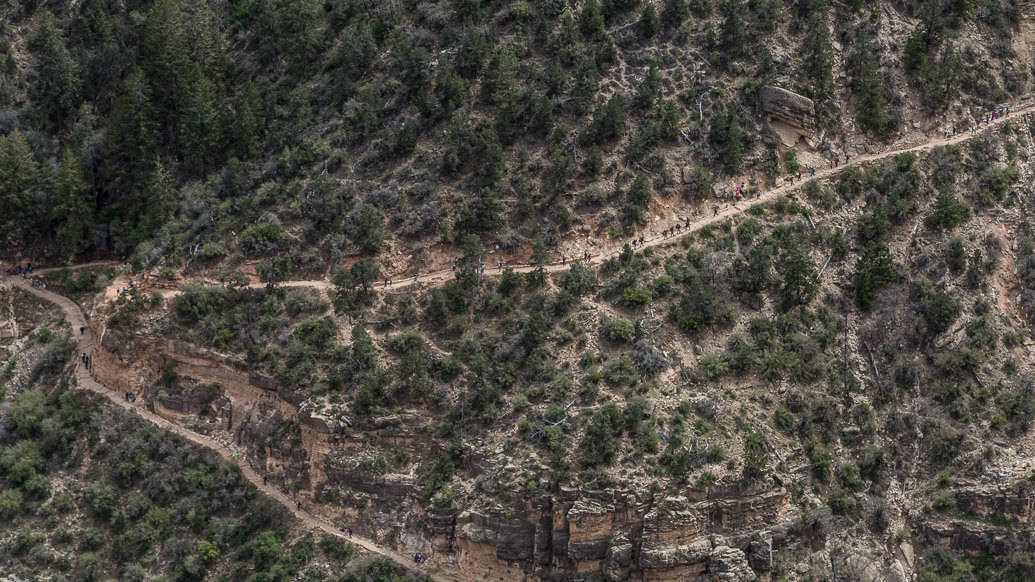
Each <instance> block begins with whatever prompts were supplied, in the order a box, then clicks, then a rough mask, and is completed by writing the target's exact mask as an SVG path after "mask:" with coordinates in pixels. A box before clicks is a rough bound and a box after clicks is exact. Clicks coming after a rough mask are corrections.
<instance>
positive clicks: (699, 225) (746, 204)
mask: <svg viewBox="0 0 1035 582" xmlns="http://www.w3.org/2000/svg"><path fill="white" fill-rule="evenodd" d="M1033 111H1035V104H1033V103H1030V102H1026V104H1025V105H1023V106H1022V107H1020V108H1018V109H1017V110H1016V111H1012V112H1011V113H1010V115H1009V116H1006V117H1000V118H998V119H996V120H995V121H992V122H989V123H986V124H983V125H981V126H980V127H979V128H976V130H975V131H972V132H965V133H962V134H959V135H957V136H956V137H950V138H947V139H946V138H943V137H935V138H932V139H930V140H928V141H927V142H925V143H922V144H919V145H914V146H909V147H903V148H898V149H890V150H887V151H883V152H878V153H875V154H868V155H863V156H857V157H854V158H852V161H851V162H850V163H842V164H841V165H839V166H837V167H834V168H822V169H818V168H817V169H816V175H815V176H803V177H802V179H801V180H798V181H795V183H794V184H786V183H785V184H784V185H783V186H779V187H777V188H773V189H772V190H769V191H766V192H764V193H763V194H762V196H761V198H751V199H745V200H743V201H741V202H740V203H737V204H727V205H726V208H724V209H722V210H721V211H720V212H719V213H718V214H717V215H714V216H709V217H706V218H702V219H698V220H694V221H692V222H691V223H690V225H689V226H687V227H685V228H683V229H681V230H680V231H679V232H677V233H676V234H674V235H669V236H664V235H660V234H657V235H653V234H648V233H646V232H644V231H642V230H641V232H640V233H637V235H636V236H637V237H638V235H639V234H644V242H643V244H642V245H637V246H636V250H642V249H644V248H646V247H654V246H658V245H661V244H666V243H670V242H674V241H676V240H678V239H680V238H681V237H684V236H686V235H688V234H691V233H694V232H697V231H699V230H701V229H703V228H705V227H707V226H710V225H713V224H717V223H721V222H722V221H724V220H726V219H728V218H731V217H733V216H735V215H737V214H741V213H743V212H744V211H745V210H747V209H749V208H751V207H753V206H757V205H758V204H763V203H765V202H768V201H770V200H772V199H774V198H777V197H779V196H781V195H785V194H789V193H791V192H795V191H797V190H800V189H801V188H803V187H804V186H805V185H806V184H808V183H809V182H812V181H814V180H822V179H824V178H830V177H832V176H835V175H837V174H839V173H841V172H843V171H845V169H847V168H850V167H858V166H863V165H866V164H868V163H871V162H876V161H879V160H883V159H886V158H890V157H892V156H897V155H899V154H904V153H909V152H925V151H929V150H931V149H934V148H936V147H939V146H944V145H951V144H955V143H963V142H966V141H969V140H971V139H973V138H975V137H977V136H979V135H982V134H984V133H985V132H987V131H988V130H989V129H991V128H993V127H995V126H998V125H1000V124H1002V123H1005V122H1008V121H1012V120H1014V119H1023V116H1025V115H1026V114H1029V113H1032V112H1033ZM682 214H683V215H684V216H690V215H691V214H692V211H690V210H686V211H685V212H683V213H682ZM674 225H675V222H672V223H671V224H670V225H669V226H674ZM622 248H623V245H621V244H619V245H616V246H615V247H614V248H610V249H605V250H604V251H603V252H601V253H600V254H596V253H591V257H590V259H591V261H593V262H599V261H603V260H606V259H609V258H612V257H616V256H618V255H619V254H621V252H622ZM575 258H577V257H575ZM569 265H570V261H563V262H562V261H554V262H551V263H547V264H545V265H544V266H543V270H544V271H546V272H547V273H556V272H562V271H566V270H567V269H568V267H569ZM504 266H505V267H509V268H512V269H513V270H514V271H515V272H517V273H528V272H531V271H533V270H535V267H534V266H533V265H530V264H518V265H514V264H510V265H504ZM485 274H486V275H487V276H489V275H499V274H500V269H499V268H498V267H497V266H496V265H494V264H487V265H486V269H485ZM453 278H454V275H453V272H452V271H451V270H445V269H443V270H441V271H434V272H431V273H424V274H418V278H417V280H416V281H414V278H413V274H412V273H410V274H408V275H407V274H395V275H390V276H388V277H384V280H382V281H378V282H376V285H375V288H376V289H377V290H380V291H384V292H392V291H393V290H396V289H406V288H409V287H414V286H419V287H437V286H439V285H442V284H444V283H447V282H449V281H451V280H453ZM385 281H390V282H391V284H390V285H385ZM278 285H279V286H281V287H311V288H314V289H320V290H321V291H323V292H325V293H329V292H330V291H331V290H333V288H334V285H333V284H332V283H331V282H330V281H328V280H326V279H317V280H311V281H304V280H299V281H284V282H281V283H278ZM248 287H250V288H262V287H265V283H252V284H250V285H248ZM178 292H179V291H178V290H173V289H163V290H162V291H161V293H162V295H163V296H166V297H169V296H173V295H176V294H177V293H178Z"/></svg>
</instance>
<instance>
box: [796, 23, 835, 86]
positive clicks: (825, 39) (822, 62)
mask: <svg viewBox="0 0 1035 582" xmlns="http://www.w3.org/2000/svg"><path fill="white" fill-rule="evenodd" d="M802 55H803V57H804V64H805V75H806V76H807V77H808V79H809V81H811V83H812V86H811V91H809V96H810V97H812V98H813V99H814V100H816V101H819V102H823V101H826V100H828V99H830V97H831V96H832V95H833V92H834V75H833V73H832V69H831V67H832V66H833V62H834V57H833V53H832V51H831V46H830V29H829V28H828V25H827V17H826V13H824V12H822V11H820V12H814V13H812V14H810V15H809V25H808V30H807V32H806V33H805V40H804V42H803V43H802Z"/></svg>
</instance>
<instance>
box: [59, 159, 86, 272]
mask: <svg viewBox="0 0 1035 582" xmlns="http://www.w3.org/2000/svg"><path fill="white" fill-rule="evenodd" d="M93 210H94V204H93V198H92V195H91V191H90V187H89V186H88V185H87V183H86V181H85V180H84V179H83V175H82V172H81V171H80V169H79V160H78V159H76V157H75V155H73V153H72V150H71V149H68V148H66V149H65V151H64V154H62V157H61V167H60V168H59V169H58V175H57V184H56V185H55V192H54V219H55V220H56V221H57V232H56V237H57V247H58V253H59V255H60V257H62V258H71V257H74V256H75V255H77V254H79V253H80V252H82V251H83V249H85V248H86V244H87V242H88V238H89V232H90V226H91V225H92V224H93V220H94V217H93Z"/></svg>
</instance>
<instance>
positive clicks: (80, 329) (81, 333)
mask: <svg viewBox="0 0 1035 582" xmlns="http://www.w3.org/2000/svg"><path fill="white" fill-rule="evenodd" d="M85 329H86V328H85V327H83V326H79V335H83V330H85Z"/></svg>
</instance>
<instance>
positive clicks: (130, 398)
mask: <svg viewBox="0 0 1035 582" xmlns="http://www.w3.org/2000/svg"><path fill="white" fill-rule="evenodd" d="M123 397H124V398H125V399H126V402H136V400H137V395H136V394H133V393H132V392H126V393H125V394H123Z"/></svg>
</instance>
